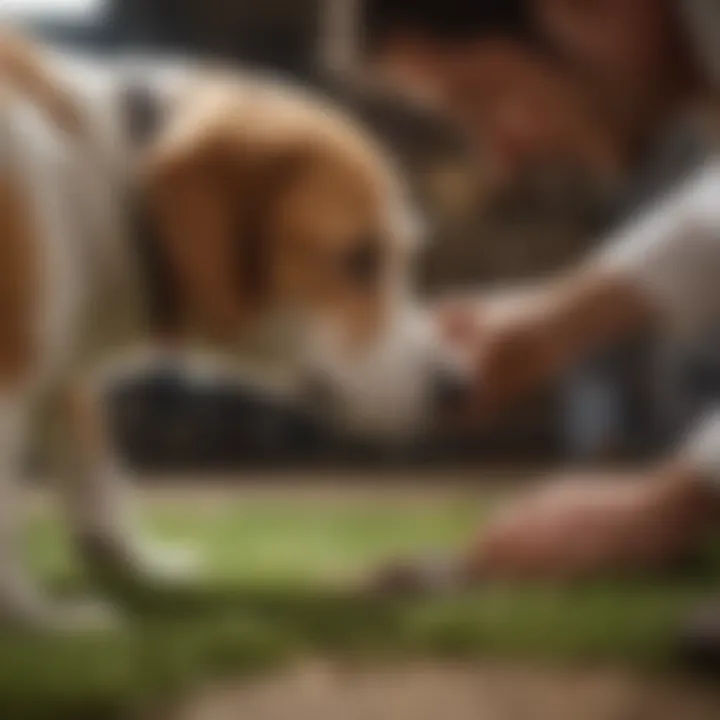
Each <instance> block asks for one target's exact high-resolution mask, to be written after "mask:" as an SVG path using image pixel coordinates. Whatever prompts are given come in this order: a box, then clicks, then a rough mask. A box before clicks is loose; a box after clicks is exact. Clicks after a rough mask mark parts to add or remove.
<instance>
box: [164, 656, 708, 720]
mask: <svg viewBox="0 0 720 720" xmlns="http://www.w3.org/2000/svg"><path fill="white" fill-rule="evenodd" d="M169 717H171V718H172V720H238V719H240V718H248V720H404V719H405V718H407V719H408V720H717V719H718V718H720V684H718V683H716V684H715V686H714V687H713V686H712V685H709V684H708V685H703V684H700V683H699V682H694V681H691V680H682V679H677V678H658V677H654V678H651V677H646V676H642V675H631V674H628V673H626V672H620V671H598V670H572V671H563V670H557V669H529V668H517V667H504V666H487V665H477V664H473V665H451V664H436V663H433V664H415V665H411V666H402V667H388V668H385V669H372V670H368V669H364V668H363V669H358V668H348V667H343V666H339V665H335V664H332V663H306V664H303V665H302V666H300V667H297V668H295V669H294V670H291V671H287V672H284V673H282V674H279V675H275V676H272V677H269V678H266V679H263V680H260V681H253V682H247V683H238V684H230V685H224V686H222V687H214V688H209V689H206V690H205V691H203V692H201V693H200V694H199V695H198V696H197V697H195V698H193V699H192V700H191V701H190V702H189V703H187V704H186V705H185V706H184V707H183V708H182V709H179V710H176V711H173V712H172V713H171V714H170V716H169Z"/></svg>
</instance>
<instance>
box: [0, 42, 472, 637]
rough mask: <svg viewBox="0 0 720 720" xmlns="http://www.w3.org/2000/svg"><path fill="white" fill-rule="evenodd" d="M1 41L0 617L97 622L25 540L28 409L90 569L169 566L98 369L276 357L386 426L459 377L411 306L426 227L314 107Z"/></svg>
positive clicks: (347, 131) (429, 407)
mask: <svg viewBox="0 0 720 720" xmlns="http://www.w3.org/2000/svg"><path fill="white" fill-rule="evenodd" d="M0 46H1V49H0V238H2V242H1V243H0V297H1V298H2V300H1V301H0V380H1V381H2V385H1V386H0V463H1V464H2V466H1V467H0V473H1V474H0V492H1V493H2V498H0V612H2V614H3V615H4V616H5V618H6V619H9V620H11V621H12V622H13V623H26V624H27V625H28V626H31V627H38V626H41V627H57V626H60V627H68V626H71V627H77V626H81V627H84V626H88V625H92V623H95V622H97V621H98V617H99V616H102V615H103V613H96V612H94V611H92V610H88V609H87V608H81V609H78V608H75V607H71V608H60V607H58V606H57V604H55V603H53V602H50V601H49V600H48V599H47V598H46V597H44V595H43V594H42V592H41V591H40V590H39V589H38V587H37V585H36V583H35V582H34V580H33V578H32V577H31V575H30V573H29V571H28V569H27V567H26V566H25V564H24V563H23V562H22V560H21V553H20V549H19V547H18V537H19V534H20V532H21V522H20V521H19V517H20V513H19V509H18V503H19V502H20V500H21V498H20V495H21V493H20V488H19V483H18V475H19V465H20V462H21V456H22V453H23V449H24V448H25V447H26V444H27V442H28V439H29V436H30V435H31V433H32V432H33V423H34V419H35V418H36V417H41V418H42V419H43V421H46V420H49V421H51V422H50V425H51V426H52V428H53V430H54V432H53V438H54V445H53V447H54V448H55V449H56V453H55V458H54V459H55V463H56V467H57V471H56V472H57V474H58V476H59V478H60V495H61V497H62V498H63V500H64V505H65V506H66V510H67V514H68V518H69V522H70V526H71V530H72V534H73V537H74V539H75V540H76V542H77V546H78V549H79V552H80V554H81V557H82V558H83V559H84V560H85V561H86V563H88V565H89V567H90V569H92V570H95V571H97V572H101V573H105V574H109V575H111V576H112V577H114V578H120V579H133V580H138V579H141V580H143V579H148V580H149V579H151V578H157V577H161V578H162V577H165V578H170V577H172V576H173V572H175V571H178V572H179V571H180V570H181V569H182V568H184V563H183V562H179V563H174V560H177V559H178V558H175V557H174V556H173V555H172V553H165V554H163V553H154V552H152V551H150V550H149V549H147V548H145V547H142V548H141V547H140V546H139V545H137V544H136V537H135V535H134V533H132V532H131V531H130V518H129V514H128V511H127V503H126V496H125V493H124V492H123V487H124V485H125V483H124V480H123V476H124V475H125V473H124V472H123V471H122V469H121V463H120V462H119V461H118V460H117V459H115V458H114V457H113V453H112V448H111V447H110V443H109V441H108V439H107V433H106V432H105V418H104V413H103V408H102V404H101V403H100V402H98V400H97V397H98V387H99V386H100V385H101V378H105V376H106V375H107V373H104V372H101V371H100V370H99V369H98V368H103V367H105V366H106V365H107V363H106V360H107V358H110V357H112V356H114V355H115V354H116V353H117V352H119V351H120V350H121V349H122V348H126V347H132V346H134V345H135V344H136V343H137V342H141V341H143V340H146V339H148V338H152V339H154V341H156V342H158V343H160V344H161V345H163V346H164V347H171V348H178V347H179V348H184V347H186V346H198V347H202V348H203V349H205V350H212V351H220V352H222V353H223V354H224V355H225V356H226V357H228V358H231V359H233V358H234V359H237V360H238V361H239V360H240V359H241V358H249V357H253V358H256V359H257V360H258V362H259V364H260V365H261V366H262V367H263V368H264V369H265V370H267V369H268V368H269V367H271V365H272V362H273V360H277V359H279V360H280V362H279V366H282V367H283V369H284V372H286V374H288V376H290V375H291V376H292V377H293V378H294V380H293V387H294V388H295V389H296V391H297V392H302V393H305V392H307V393H310V394H311V395H312V396H313V398H314V399H315V401H316V402H317V403H318V404H321V405H322V407H323V409H324V411H325V412H327V413H328V414H329V415H330V416H332V417H333V418H334V419H335V420H336V421H337V422H338V423H343V424H345V425H346V426H347V427H349V428H352V429H353V430H354V431H356V432H358V433H365V434H367V433H370V434H374V435H377V436H383V437H387V436H393V435H397V436H400V435H402V434H404V433H407V432H416V431H419V430H420V429H421V428H422V427H423V426H425V425H427V423H428V419H429V418H431V417H432V413H433V411H434V410H435V409H437V406H438V403H439V402H440V400H441V399H447V397H452V396H453V395H455V394H457V391H458V382H457V381H458V378H460V377H461V375H462V373H459V372H456V367H455V365H454V362H450V360H449V358H447V357H445V356H444V354H443V353H439V352H436V350H435V342H434V340H433V337H432V332H431V330H430V328H429V325H428V323H427V322H426V320H425V318H424V317H423V314H422V312H419V311H418V309H417V308H416V306H415V303H414V302H413V300H412V292H411V277H412V267H413V257H414V255H415V252H416V247H417V245H418V236H419V228H418V223H417V222H416V218H415V215H414V213H413V211H412V208H411V204H410V202H409V200H408V198H407V191H406V188H405V187H404V186H403V182H402V180H401V179H400V175H399V173H398V171H397V170H396V168H395V167H394V166H393V163H392V160H391V159H389V158H388V157H387V154H386V153H385V152H383V151H382V150H381V149H380V147H379V146H378V145H376V143H375V141H374V140H373V139H372V138H371V137H370V135H369V134H368V133H367V132H366V131H365V130H364V129H363V128H361V127H360V126H359V125H358V124H356V123H355V122H354V121H353V120H352V119H350V118H349V117H346V116H344V115H343V114H342V112H340V111H339V110H337V109H335V108H334V107H332V106H331V104H329V103H328V102H327V101H325V100H324V99H323V98H322V97H318V96H315V95H313V94H312V93H311V92H310V91H308V90H306V89H302V88H299V87H296V86H294V85H292V84H288V83H284V82H281V81H279V80H277V79H275V78H268V77H263V76H261V75H253V74H250V73H243V72H241V71H230V70H226V69H224V68H219V67H210V66H203V65H200V64H195V63H192V62H175V61H168V62H165V61H160V60H157V59H148V60H141V59H139V58H135V59H132V60H129V59H128V60H122V59H115V60H106V61H103V62H99V61H97V59H94V58H93V59H88V58H82V57H73V56H71V55H67V54H65V53H60V52H58V51H56V50H52V49H50V48H46V47H40V46H38V45H36V44H34V43H33V42H32V41H31V40H28V39H26V38H23V37H20V36H19V35H17V34H16V33H15V32H14V31H13V30H3V38H2V39H0ZM290 369H291V370H292V372H290ZM180 559H182V558H180Z"/></svg>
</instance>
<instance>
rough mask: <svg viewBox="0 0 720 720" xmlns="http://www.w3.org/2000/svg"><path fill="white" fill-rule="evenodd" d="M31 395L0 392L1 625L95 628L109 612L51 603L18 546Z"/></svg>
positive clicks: (104, 621) (102, 608)
mask: <svg viewBox="0 0 720 720" xmlns="http://www.w3.org/2000/svg"><path fill="white" fill-rule="evenodd" d="M31 405H33V397H32V393H30V392H28V391H26V390H24V389H20V388H18V389H12V390H4V391H2V392H0V623H1V624H3V625H7V626H8V627H11V628H23V629H30V630H50V631H55V630H61V631H64V630H97V629H101V628H106V627H108V625H111V624H112V623H113V617H114V614H113V613H112V612H111V611H110V610H109V609H108V608H107V607H105V606H102V605H100V604H95V603H92V602H83V601H81V602H75V603H71V604H62V603H58V602H55V601H52V600H51V599H50V598H49V597H48V596H47V595H46V593H45V592H43V590H42V589H41V587H40V585H39V584H38V583H36V581H35V578H34V577H33V576H32V573H31V571H30V569H29V566H28V564H27V562H26V559H25V552H24V548H23V545H22V535H23V530H24V524H25V523H24V516H25V510H26V507H25V504H24V502H23V500H24V498H23V492H22V490H23V488H22V487H21V476H22V465H23V461H24V459H25V456H26V451H27V439H28V427H29V420H30V418H29V416H30V411H31Z"/></svg>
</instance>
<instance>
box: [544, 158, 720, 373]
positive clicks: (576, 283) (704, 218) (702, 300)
mask: <svg viewBox="0 0 720 720" xmlns="http://www.w3.org/2000/svg"><path fill="white" fill-rule="evenodd" d="M546 305H547V316H548V318H547V320H548V321H547V328H546V333H547V336H548V342H550V341H552V342H553V343H554V344H555V352H554V354H555V363H556V364H558V365H560V366H564V365H565V364H566V363H567V362H570V361H572V360H573V359H574V358H576V357H577V356H578V355H580V354H582V353H583V352H586V351H589V350H592V349H594V348H596V347H599V346H602V345H603V344H605V343H606V342H608V341H611V340H613V339H616V338H618V337H619V336H621V335H623V334H624V333H627V332H630V331H632V330H635V329H638V328H641V327H643V326H647V325H656V326H657V327H658V328H659V329H660V330H662V331H665V332H668V333H679V334H684V335H692V334H695V333H698V332H701V331H702V330H704V329H707V327H708V326H709V325H711V324H712V323H713V322H714V321H716V320H718V319H720V164H713V165H712V166H710V167H709V168H707V169H705V170H704V171H702V172H700V173H698V174H697V175H696V176H694V177H693V178H691V179H689V180H688V181H687V182H686V183H685V184H684V185H683V186H682V187H681V188H680V189H679V190H677V191H675V192H674V193H673V194H672V195H670V196H668V197H666V198H663V199H661V200H659V201H658V202H657V203H656V204H655V205H654V206H653V207H651V208H650V209H649V210H648V211H646V212H645V213H643V215H642V216H640V217H639V218H638V219H637V220H635V221H633V222H632V223H630V224H629V225H628V226H627V227H625V228H623V229H622V230H621V231H620V232H618V233H617V234H616V235H614V236H613V237H611V238H610V239H608V240H607V241H606V242H605V243H603V244H602V245H601V246H600V248H599V250H598V251H597V252H596V253H594V254H593V255H592V256H591V257H590V258H588V259H587V260H586V261H584V262H583V263H582V265H581V266H580V267H579V268H578V269H576V270H575V271H574V272H572V273H571V274H570V275H569V276H568V277H566V278H563V279H560V280H557V281H554V282H552V283H550V287H549V290H548V301H547V303H546Z"/></svg>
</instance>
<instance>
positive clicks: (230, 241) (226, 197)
mask: <svg viewBox="0 0 720 720" xmlns="http://www.w3.org/2000/svg"><path fill="white" fill-rule="evenodd" d="M148 167H149V169H148V182H149V184H150V189H149V194H150V197H151V200H152V204H153V206H154V209H155V215H156V219H157V220H158V225H159V228H160V236H161V238H162V240H161V242H162V251H163V253H164V254H165V256H166V258H167V259H168V262H169V263H170V266H171V268H172V271H173V273H174V275H175V278H176V281H177V285H178V287H179V288H180V291H181V296H182V300H183V308H182V310H183V313H182V317H183V320H184V326H185V328H186V329H192V331H193V333H194V334H195V335H200V336H202V337H205V338H212V339H214V340H220V341H221V342H222V343H223V344H224V345H226V346H230V347H234V346H235V345H236V343H238V342H239V341H240V339H241V338H243V337H247V336H248V335H250V334H252V333H253V332H255V331H257V330H258V329H261V328H262V326H267V325H268V324H270V323H272V322H273V321H275V320H278V319H284V320H285V321H286V324H285V327H286V328H287V327H288V323H287V320H290V321H291V322H290V323H289V326H290V330H291V334H292V335H293V341H292V343H291V345H292V353H293V354H294V355H295V357H296V358H297V359H300V360H302V361H303V362H302V364H303V366H304V367H305V368H306V369H307V370H308V376H309V377H311V378H312V381H311V382H310V384H311V385H312V386H313V387H314V388H316V389H317V388H322V390H320V391H318V394H319V395H323V397H324V402H325V404H326V405H328V406H331V407H332V411H333V412H336V413H337V415H338V416H339V417H343V418H344V419H346V420H347V421H348V422H349V423H351V424H354V425H356V426H358V425H362V426H363V429H369V430H377V431H382V432H385V431H387V430H389V429H390V428H389V425H390V424H392V426H393V429H398V430H401V429H409V428H410V427H417V425H418V424H419V422H420V421H421V420H423V419H424V418H426V417H427V415H426V409H427V408H426V405H425V402H426V399H427V396H428V394H430V393H432V391H433V388H431V387H430V386H431V385H432V383H431V377H432V376H433V373H432V372H431V370H432V369H433V368H432V367H431V366H433V365H434V363H435V357H434V356H435V352H434V348H433V343H432V341H431V338H430V335H429V334H428V333H427V332H426V331H425V330H422V331H419V330H418V328H419V325H418V323H417V321H416V318H415V319H413V320H410V317H411V315H413V314H414V310H413V308H412V307H411V305H412V302H411V295H410V293H411V282H410V280H411V275H412V266H413V255H414V252H415V249H416V247H417V245H418V241H419V232H420V227H419V224H418V223H417V222H415V220H414V217H413V214H412V212H411V208H410V204H409V202H408V200H407V198H406V197H405V191H404V188H403V185H402V183H401V181H400V179H399V175H398V173H396V172H395V170H394V168H393V167H392V165H391V163H390V162H389V161H388V159H387V158H386V156H385V155H384V154H383V153H382V152H381V151H380V150H379V148H377V147H375V145H374V143H373V142H372V141H371V140H370V138H369V137H368V136H367V135H366V134H365V133H364V132H362V130H361V129H360V128H359V127H358V126H356V125H355V124H354V123H353V122H352V121H350V120H348V119H347V118H345V117H344V116H342V115H340V114H339V113H338V112H337V111H334V110H332V109H330V108H329V107H328V106H326V105H325V104H324V103H322V102H321V101H319V100H316V99H310V98H306V97H304V96H302V97H300V96H298V95H296V94H294V93H293V92H287V91H284V90H283V91H279V90H278V89H277V88H275V89H270V88H265V87H258V88H254V89H253V90H252V91H250V90H248V91H247V93H246V94H238V93H237V92H236V93H230V92H227V91H225V92H221V91H216V92H215V93H214V94H213V93H211V92H207V93H206V94H205V95H204V96H203V97H202V99H201V100H200V99H198V104H197V106H196V107H194V108H190V109H188V110H187V111H186V112H185V113H180V118H179V120H178V122H177V124H176V125H175V126H174V127H172V126H171V127H170V128H169V129H168V131H167V132H166V133H165V134H164V136H163V138H162V140H161V142H160V143H159V144H158V146H157V147H156V148H155V149H154V150H153V152H152V156H151V160H150V163H149V166H148ZM411 328H412V329H411ZM441 374H442V375H443V382H444V381H445V379H446V378H445V375H444V373H441ZM358 384H360V386H358ZM363 385H364V386H365V387H363ZM329 399H330V401H329V402H328V400H329Z"/></svg>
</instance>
